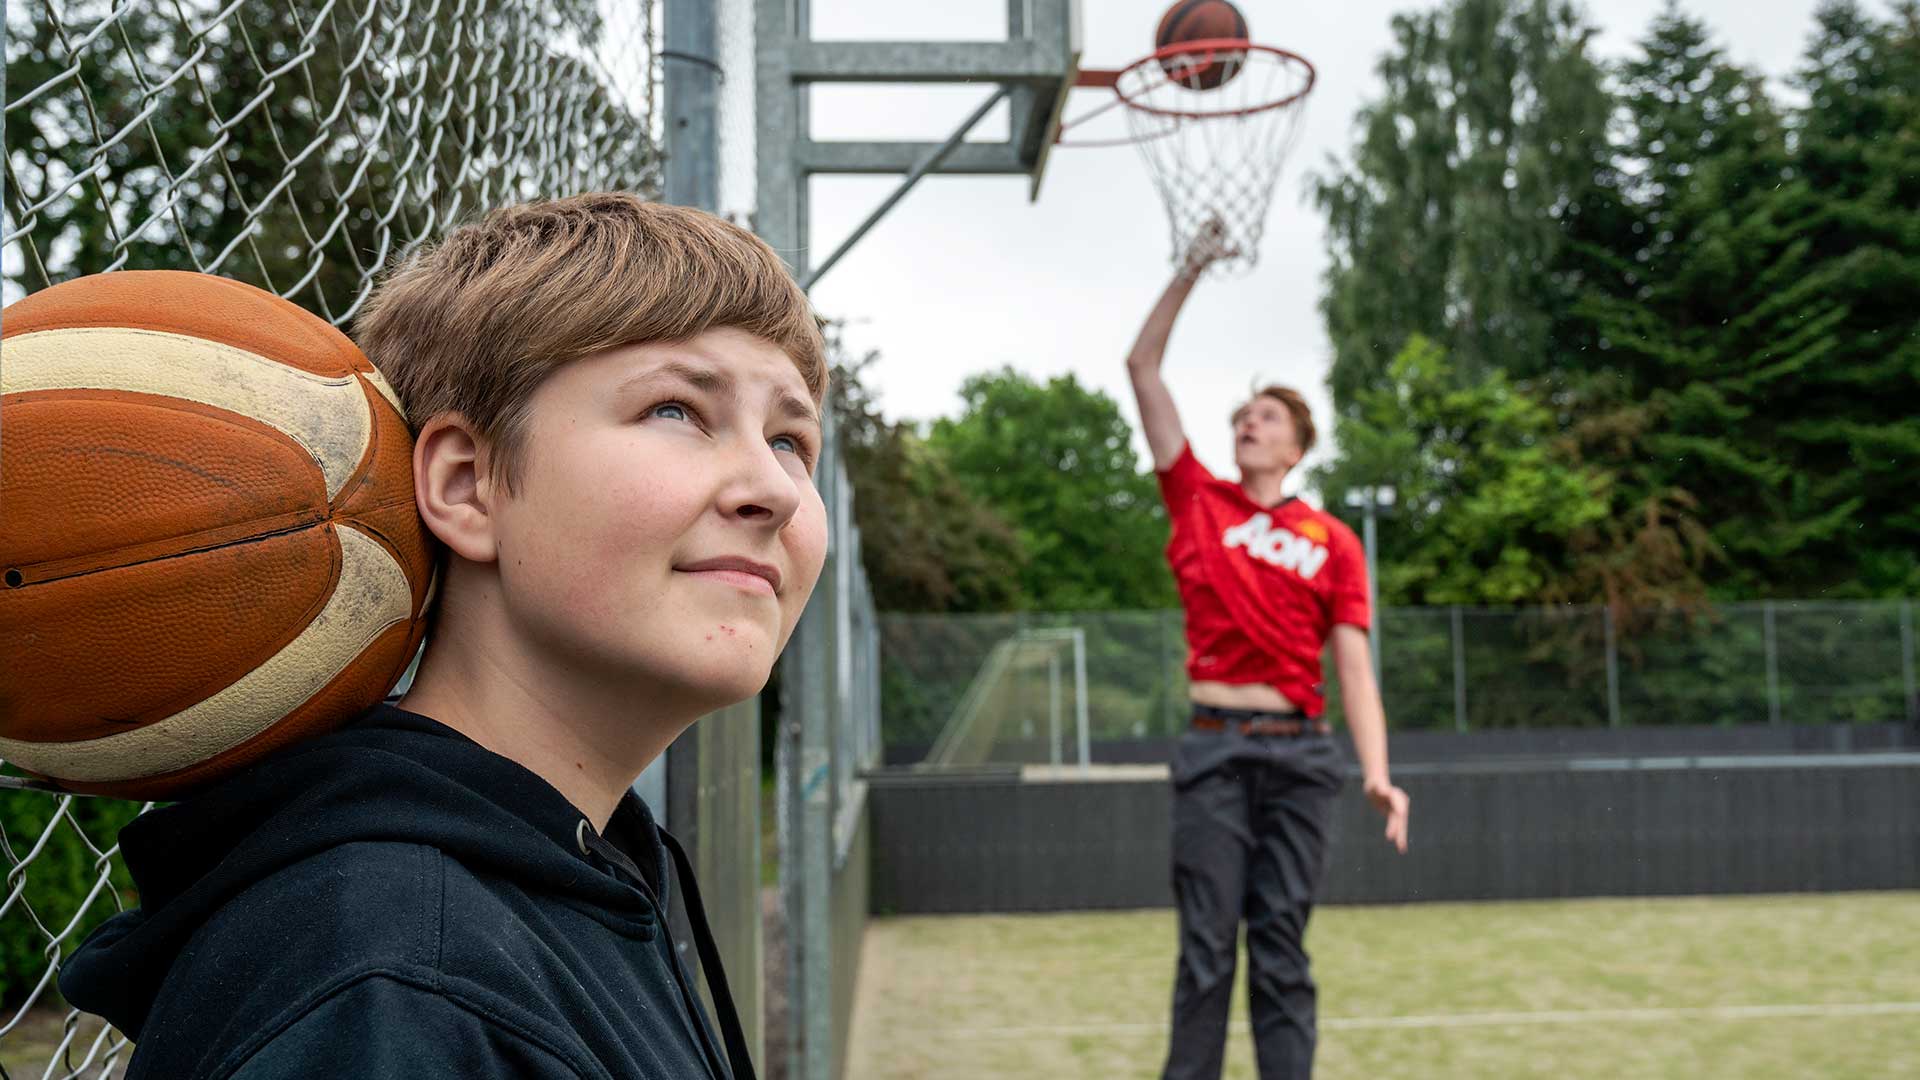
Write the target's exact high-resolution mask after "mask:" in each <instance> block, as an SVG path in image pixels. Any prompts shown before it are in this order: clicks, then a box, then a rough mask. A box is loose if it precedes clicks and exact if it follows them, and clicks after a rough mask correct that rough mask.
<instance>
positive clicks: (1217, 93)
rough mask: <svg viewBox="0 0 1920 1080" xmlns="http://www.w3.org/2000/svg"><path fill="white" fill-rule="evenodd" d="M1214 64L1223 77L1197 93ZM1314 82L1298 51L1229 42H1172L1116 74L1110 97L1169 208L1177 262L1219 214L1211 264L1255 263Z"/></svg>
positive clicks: (1238, 268)
mask: <svg viewBox="0 0 1920 1080" xmlns="http://www.w3.org/2000/svg"><path fill="white" fill-rule="evenodd" d="M1216 65H1218V67H1216ZM1221 67H1223V68H1225V69H1226V71H1227V72H1228V73H1229V77H1228V78H1227V79H1226V80H1225V81H1224V82H1222V83H1221V84H1220V85H1218V86H1216V87H1214V88H1213V89H1203V88H1202V85H1203V83H1204V81H1206V76H1207V75H1211V74H1213V73H1215V72H1216V71H1218V69H1219V68H1221ZM1313 81H1314V71H1313V65H1312V64H1309V63H1308V62H1307V61H1306V60H1305V59H1303V58H1301V57H1299V56H1296V55H1294V54H1292V53H1289V52H1287V51H1285V50H1282V49H1274V48H1269V47H1267V46H1263V45H1255V44H1251V43H1247V42H1232V41H1214V42H1188V43H1183V44H1176V45H1171V46H1168V47H1167V48H1164V49H1161V50H1160V51H1158V52H1157V53H1155V54H1154V55H1153V56H1150V57H1147V58H1146V59H1144V60H1141V61H1139V62H1137V63H1134V64H1132V65H1130V66H1128V67H1127V68H1125V69H1124V70H1122V71H1121V72H1120V73H1119V74H1118V77H1117V78H1116V79H1115V80H1114V93H1115V94H1116V95H1117V96H1118V97H1119V99H1120V102H1121V104H1123V105H1124V106H1125V112H1126V114H1127V125H1128V129H1129V131H1130V132H1131V133H1132V141H1133V143H1134V144H1135V145H1136V146H1138V147H1139V149H1140V156H1141V157H1142V158H1143V159H1145V161H1146V164H1147V171H1148V174H1149V175H1151V176H1152V178H1153V183H1154V187H1156V188H1157V189H1158V190H1159V192H1160V198H1161V201H1162V202H1163V203H1165V205H1166V208H1167V224H1168V227H1169V228H1170V229H1171V231H1172V239H1173V261H1174V262H1175V263H1176V264H1178V263H1181V262H1183V261H1184V260H1185V258H1186V256H1187V253H1188V251H1189V250H1190V249H1191V248H1192V247H1193V244H1194V241H1195V239H1196V238H1197V237H1199V236H1200V234H1201V232H1202V230H1204V229H1205V228H1206V227H1207V224H1208V223H1209V222H1211V221H1216V220H1217V221H1218V222H1219V223H1220V226H1221V229H1222V230H1223V236H1222V241H1221V242H1222V246H1223V248H1224V250H1225V251H1226V254H1225V255H1224V256H1222V257H1221V258H1220V259H1219V260H1218V261H1216V262H1215V263H1213V266H1212V268H1213V269H1217V270H1219V271H1220V272H1223V273H1228V274H1235V273H1245V272H1246V271H1248V270H1251V269H1252V268H1253V266H1254V265H1255V263H1257V262H1258V261H1259V258H1260V237H1261V233H1262V232H1263V231H1264V230H1265V228H1266V221H1267V209H1268V207H1269V206H1270V205H1271V204H1272V202H1273V192H1274V187H1275V185H1276V184H1277V183H1278V182H1279V180H1280V172H1281V169H1282V167H1283V166H1284V165H1285V164H1286V160H1287V155H1288V154H1289V153H1290V152H1291V151H1292V149H1293V143H1294V139H1295V138H1296V136H1297V135H1298V132H1299V128H1300V116H1301V114H1302V113H1303V112H1304V111H1305V108H1306V101H1307V94H1308V91H1310V90H1312V89H1313Z"/></svg>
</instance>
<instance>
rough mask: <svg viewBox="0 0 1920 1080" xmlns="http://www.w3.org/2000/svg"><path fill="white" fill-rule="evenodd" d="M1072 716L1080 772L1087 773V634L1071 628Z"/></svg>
mask: <svg viewBox="0 0 1920 1080" xmlns="http://www.w3.org/2000/svg"><path fill="white" fill-rule="evenodd" d="M1073 714H1074V717H1073V718H1074V722H1075V723H1076V724H1078V725H1079V727H1080V771H1081V772H1082V773H1084V772H1086V771H1087V763H1088V759H1089V757H1090V752H1091V749H1092V747H1091V745H1090V744H1089V741H1088V735H1087V632H1086V630H1084V629H1082V628H1081V627H1078V626H1076V627H1074V628H1073Z"/></svg>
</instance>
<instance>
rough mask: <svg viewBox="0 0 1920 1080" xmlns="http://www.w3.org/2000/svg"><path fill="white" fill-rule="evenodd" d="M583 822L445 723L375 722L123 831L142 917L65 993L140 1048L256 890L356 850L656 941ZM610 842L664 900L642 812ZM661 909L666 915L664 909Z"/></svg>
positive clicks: (386, 714)
mask: <svg viewBox="0 0 1920 1080" xmlns="http://www.w3.org/2000/svg"><path fill="white" fill-rule="evenodd" d="M585 822H586V819H585V818H584V817H583V816H582V815H581V813H580V812H579V810H577V809H575V808H574V806H573V804H572V803H570V802H568V801H567V799H566V797H565V796H563V795H561V794H560V792H559V791H557V790H556V789H554V787H553V786H552V785H550V784H548V783H547V782H546V781H545V780H543V779H541V778H540V777H539V776H538V775H536V774H534V773H533V772H531V771H530V770H528V769H527V768H525V767H524V766H522V765H520V764H518V763H517V762H514V761H511V760H509V759H507V758H504V757H501V756H500V755H499V754H496V753H494V752H493V751H491V750H488V749H486V748H485V747H483V746H481V745H479V744H478V743H476V742H474V741H473V740H471V739H469V738H467V737H466V736H464V735H462V734H460V733H459V732H456V731H454V730H453V729H452V728H449V727H447V726H445V725H444V724H441V723H439V722H438V721H435V720H432V719H429V718H427V717H425V716H420V715H418V714H416V713H410V712H406V711H404V710H402V709H397V708H393V707H392V706H387V705H381V706H376V707H375V708H374V709H372V710H370V711H369V712H368V713H366V714H365V715H363V716H362V717H361V718H360V719H359V720H357V721H355V722H354V723H352V724H351V725H349V726H347V727H345V728H342V729H340V730H338V731H335V732H331V733H329V734H326V735H322V736H318V737H315V738H313V739H309V740H305V741H303V742H301V743H299V744H297V745H295V746H293V747H291V748H289V749H288V750H287V751H285V752H283V753H281V754H278V755H276V756H274V757H272V758H269V759H267V760H265V761H262V762H260V763H259V764H257V765H254V766H252V767H250V768H248V769H246V770H244V771H242V772H240V773H238V774H236V775H234V776H232V777H230V778H228V779H226V780H223V781H220V782H219V783H217V784H215V785H214V786H212V787H210V788H207V789H205V790H203V791H201V792H198V793H196V794H194V795H193V796H191V797H190V798H188V799H187V800H186V801H184V802H179V803H175V804H172V805H169V806H165V807H161V808H157V809H155V810H153V811H151V812H149V813H147V814H145V815H142V816H141V817H139V818H137V819H136V820H134V821H133V822H132V823H130V824H128V825H127V827H126V828H125V829H123V830H121V833H120V846H121V851H122V853H123V855H124V856H125V859H126V863H127V868H128V870H129V871H130V872H131V874H132V876H133V881H134V885H135V886H136V887H137V888H138V889H139V894H140V906H139V907H138V908H136V909H134V910H131V911H127V912H124V913H122V914H120V915H116V916H115V917H113V918H112V919H110V920H108V922H107V923H105V924H104V925H102V926H101V927H100V928H99V929H98V930H96V931H95V932H94V933H93V934H92V936H90V937H89V938H88V939H87V940H86V942H85V943H84V944H82V945H81V946H80V948H79V949H78V950H77V951H76V952H75V953H74V954H73V956H72V957H71V958H70V959H69V960H68V961H67V962H66V963H65V965H63V967H62V969H61V973H60V990H61V992H62V993H63V994H65V995H66V997H67V999H68V1000H69V1001H70V1002H72V1003H73V1004H74V1005H76V1006H78V1007H79V1008H81V1009H84V1010H86V1011H88V1012H91V1013H95V1014H96V1015H99V1016H102V1017H104V1018H106V1019H107V1020H108V1021H109V1022H111V1023H112V1024H113V1025H114V1026H115V1027H117V1028H119V1029H120V1030H121V1031H123V1032H126V1033H127V1034H128V1035H129V1036H132V1037H133V1038H135V1039H138V1038H139V1033H140V1029H141V1027H142V1025H143V1024H144V1023H145V1021H146V1019H147V1015H148V1013H149V1012H150V1011H151V1009H152V1007H153V1003H154V998H155V995H156V994H157V993H158V991H159V989H160V985H161V983H162V981H163V980H164V979H165V978H166V976H167V972H168V970H169V969H170V968H171V967H172V966H173V963H174V960H175V958H176V957H177V956H178V955H179V954H180V951H181V949H182V948H183V947H185V946H186V944H187V942H188V941H189V939H190V938H191V937H192V936H193V934H194V933H195V932H196V931H197V930H199V929H200V928H201V927H202V926H203V925H204V924H205V923H206V921H207V920H208V918H209V917H210V916H212V915H213V914H214V913H215V912H217V911H218V910H219V909H220V908H221V907H222V906H224V905H225V904H227V903H228V902H229V901H231V900H232V899H234V898H235V897H236V896H238V895H239V894H240V893H242V892H243V891H245V890H246V889H247V888H249V887H250V886H252V885H253V884H255V883H256V882H259V881H262V880H264V879H266V878H267V877H270V876H272V875H274V874H276V873H278V872H280V871H282V870H284V869H286V868H288V867H291V866H293V865H294V864H296V863H299V862H301V861H303V860H306V859H309V858H312V857H313V856H315V855H318V854H320V853H322V852H325V851H328V850H330V849H332V848H335V847H338V846H340V845H342V844H348V843H355V842H359V841H397V842H404V843H410V844H419V845H424V846H428V847H432V848H436V849H439V850H440V851H442V852H444V853H446V854H447V855H448V856H451V857H452V858H454V859H456V860H458V861H459V862H461V863H463V864H465V865H466V866H469V867H471V868H473V869H475V870H476V871H482V872H486V873H489V874H493V875H497V876H499V877H503V878H507V879H511V880H513V881H516V882H518V883H520V885H521V887H522V888H524V889H526V890H527V891H528V892H530V893H535V894H541V895H549V896H553V897H555V898H557V899H560V900H562V901H571V902H573V903H577V904H580V905H585V906H590V907H591V908H593V909H596V910H598V911H600V912H601V913H602V918H613V919H618V920H620V921H622V922H624V923H627V924H628V926H627V930H628V932H629V933H632V934H635V935H639V936H650V935H651V934H652V933H653V926H654V922H655V915H654V910H655V907H654V905H653V904H651V903H649V902H648V899H647V897H646V896H645V895H644V894H643V893H641V892H640V891H639V889H638V888H637V887H636V886H637V883H634V882H631V881H629V880H627V879H626V878H624V877H621V876H618V875H617V874H615V873H612V872H609V870H607V869H602V867H601V866H600V865H598V864H596V863H595V862H593V861H590V860H591V856H589V855H587V854H586V853H585V852H584V851H583V850H582V844H581V841H580V837H581V835H582V834H581V832H580V829H581V826H582V824H583V823H585ZM586 828H587V830H588V831H589V832H590V831H591V828H592V827H591V824H587V825H586ZM608 831H609V832H610V833H616V832H617V833H618V834H619V835H620V836H621V837H622V839H624V840H626V841H627V847H628V849H629V850H630V851H632V852H633V854H634V855H635V858H636V861H637V862H638V863H639V865H640V866H641V867H645V868H647V869H646V871H645V872H646V874H647V876H648V877H649V878H650V879H651V881H650V882H649V884H650V885H652V886H653V887H654V888H655V889H656V891H660V890H662V889H663V888H664V882H665V881H666V880H667V876H666V873H665V867H664V858H665V856H664V853H663V851H662V849H661V847H660V843H659V839H658V834H657V832H656V830H655V827H654V824H653V820H652V817H651V815H649V814H648V813H647V810H646V806H645V804H644V803H642V802H641V801H640V800H639V799H638V798H637V797H635V796H633V795H632V794H629V795H628V796H627V797H626V798H625V799H624V800H622V802H621V804H620V807H619V809H618V810H617V811H616V812H615V814H614V819H613V821H612V822H611V823H610V824H609V827H608ZM658 903H659V909H660V910H664V909H665V904H666V898H665V896H664V895H662V896H660V898H659V901H658Z"/></svg>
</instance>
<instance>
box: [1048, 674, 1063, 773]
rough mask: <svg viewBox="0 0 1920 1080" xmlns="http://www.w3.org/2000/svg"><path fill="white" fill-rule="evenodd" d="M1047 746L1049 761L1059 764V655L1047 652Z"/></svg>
mask: <svg viewBox="0 0 1920 1080" xmlns="http://www.w3.org/2000/svg"><path fill="white" fill-rule="evenodd" d="M1047 746H1048V747H1049V754H1050V760H1051V761H1052V762H1053V764H1055V765H1058V764H1060V653H1059V652H1058V651H1057V650H1049V651H1048V652H1047Z"/></svg>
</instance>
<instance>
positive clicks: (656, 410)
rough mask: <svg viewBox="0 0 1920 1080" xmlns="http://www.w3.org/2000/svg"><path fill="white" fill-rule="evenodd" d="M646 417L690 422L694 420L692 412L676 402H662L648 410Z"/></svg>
mask: <svg viewBox="0 0 1920 1080" xmlns="http://www.w3.org/2000/svg"><path fill="white" fill-rule="evenodd" d="M647 416H648V417H650V418H658V419H661V420H687V421H691V420H692V419H693V418H694V417H693V410H692V409H689V408H687V407H686V405H684V404H682V403H680V402H678V401H663V402H661V403H660V404H658V405H655V406H654V407H653V408H651V409H648V410H647Z"/></svg>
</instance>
